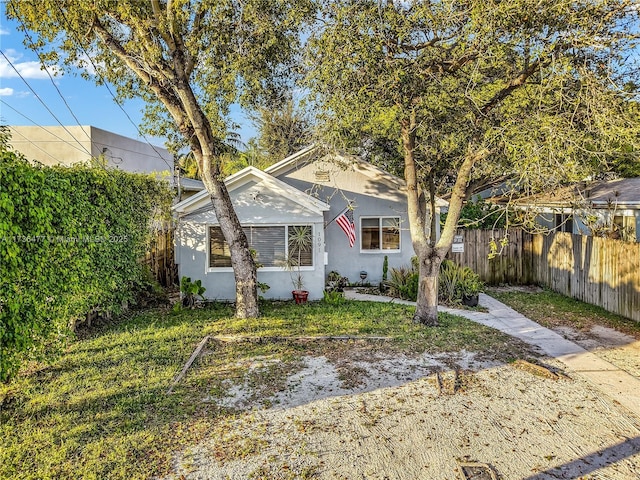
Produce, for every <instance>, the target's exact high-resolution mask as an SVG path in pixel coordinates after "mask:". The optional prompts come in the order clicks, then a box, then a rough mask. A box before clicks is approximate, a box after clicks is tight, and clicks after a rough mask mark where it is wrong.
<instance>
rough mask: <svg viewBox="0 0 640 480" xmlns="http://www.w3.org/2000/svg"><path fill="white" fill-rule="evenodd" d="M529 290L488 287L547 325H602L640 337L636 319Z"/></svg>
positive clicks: (582, 327) (585, 329)
mask: <svg viewBox="0 0 640 480" xmlns="http://www.w3.org/2000/svg"><path fill="white" fill-rule="evenodd" d="M530 291H533V292H534V293H529V291H527V290H525V289H521V288H518V289H514V290H511V291H509V290H507V289H505V288H491V289H488V293H489V294H490V295H491V296H493V297H495V298H496V299H498V300H500V301H501V302H503V303H505V304H507V305H508V306H510V307H511V308H513V309H514V310H516V311H518V312H520V313H521V314H523V315H525V316H526V317H528V318H530V319H531V320H533V321H535V322H537V323H539V324H540V325H543V326H545V327H547V328H552V329H553V328H558V327H569V328H573V329H576V330H579V331H581V332H589V331H590V330H591V329H592V328H593V327H594V326H603V327H608V328H612V329H614V330H617V331H619V332H622V333H624V334H626V335H630V336H632V337H634V338H636V339H640V322H636V321H634V320H631V319H628V318H625V317H622V316H620V315H616V314H614V313H610V312H607V311H606V310H605V309H603V308H601V307H598V306H595V305H590V304H588V303H584V302H581V301H580V300H576V299H574V298H569V297H565V296H564V295H561V294H559V293H555V292H552V291H551V290H539V289H536V290H530Z"/></svg>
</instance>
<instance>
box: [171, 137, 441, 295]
mask: <svg viewBox="0 0 640 480" xmlns="http://www.w3.org/2000/svg"><path fill="white" fill-rule="evenodd" d="M225 183H226V186H227V189H228V191H229V194H230V196H231V200H232V203H233V205H234V207H235V210H236V213H237V215H238V218H239V220H240V223H241V224H242V225H243V227H244V228H245V232H246V233H247V237H248V240H249V243H250V246H251V248H252V249H253V250H254V251H255V252H256V258H257V261H258V263H259V264H260V265H261V266H260V268H259V269H258V281H259V282H261V283H266V284H267V285H269V287H270V288H269V290H268V291H266V292H265V293H264V296H265V297H266V298H273V299H290V298H291V291H292V290H293V282H292V278H291V277H292V275H291V273H292V272H290V271H287V269H285V268H283V264H284V262H285V261H286V259H287V257H288V255H289V254H290V253H291V252H289V237H290V236H291V235H293V234H294V232H295V229H296V228H298V227H308V228H310V230H311V235H312V238H313V244H312V246H310V247H309V248H308V249H307V250H306V251H305V252H304V256H303V261H302V265H301V267H300V269H301V273H302V275H303V278H304V282H305V289H306V290H308V291H309V292H310V293H309V298H310V299H311V300H318V299H321V298H322V295H323V291H324V286H325V282H326V278H327V275H328V274H329V272H332V271H335V272H338V273H339V274H340V275H341V276H344V277H347V278H348V279H349V281H350V282H351V283H360V282H370V283H371V284H374V285H377V284H378V283H379V282H380V281H381V280H382V266H383V262H384V258H385V256H386V257H387V259H388V266H389V268H393V267H400V266H403V265H408V264H409V263H410V261H411V257H412V256H413V255H414V251H413V247H412V242H411V238H410V233H409V222H408V218H407V204H406V197H405V184H404V181H403V180H401V179H399V178H397V177H395V176H393V175H390V174H388V173H387V172H384V171H383V170H381V169H379V168H377V167H375V166H373V165H371V164H369V163H367V162H364V161H363V160H361V159H359V158H357V157H348V156H339V155H333V154H325V153H323V152H322V151H321V149H320V148H317V147H315V146H311V147H308V148H305V149H303V150H301V151H300V152H297V153H295V154H294V155H291V156H290V157H288V158H285V159H284V160H282V161H280V162H278V163H276V164H274V165H272V166H270V167H269V168H267V169H265V170H264V171H261V170H258V169H256V168H254V167H247V168H245V169H244V170H242V171H240V172H238V173H236V174H234V175H231V176H230V177H228V178H227V179H226V181H225ZM439 204H442V202H439ZM174 211H175V213H176V215H177V217H178V222H177V223H178V226H177V229H176V263H177V264H178V274H179V276H180V278H182V277H183V276H187V277H190V278H192V279H193V280H195V279H200V280H201V281H202V285H203V286H204V287H205V288H206V289H207V291H206V292H205V296H207V297H208V298H209V299H217V300H233V299H234V298H235V286H234V278H233V271H232V269H231V266H230V260H229V253H228V247H227V246H226V244H225V242H224V239H223V238H222V235H221V232H220V229H219V227H218V226H217V222H216V217H215V214H214V212H213V207H212V205H211V202H210V198H209V195H208V193H207V192H206V191H201V192H199V193H196V194H195V195H193V196H192V197H190V198H188V199H186V200H184V201H182V202H180V203H178V204H177V205H175V206H174ZM345 211H347V212H350V213H351V214H352V215H353V226H354V232H355V240H354V242H353V246H350V241H349V237H348V236H347V235H346V234H345V231H344V230H343V229H342V228H341V227H340V225H339V223H338V222H337V221H336V220H338V219H341V220H343V219H344V217H341V214H343V213H345ZM436 223H437V224H439V222H436Z"/></svg>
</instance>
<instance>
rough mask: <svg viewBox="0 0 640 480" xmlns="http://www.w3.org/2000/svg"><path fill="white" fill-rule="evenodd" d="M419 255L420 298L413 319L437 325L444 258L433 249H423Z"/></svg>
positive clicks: (433, 325)
mask: <svg viewBox="0 0 640 480" xmlns="http://www.w3.org/2000/svg"><path fill="white" fill-rule="evenodd" d="M421 252H426V255H422V256H421V255H418V271H419V279H420V282H419V284H418V287H419V288H418V299H417V302H416V313H415V314H414V316H413V321H414V322H417V323H422V324H424V325H427V326H430V327H435V326H437V325H438V273H439V271H440V264H441V263H442V258H441V257H440V256H439V255H438V254H437V252H436V251H435V250H434V249H432V248H428V249H423V250H421Z"/></svg>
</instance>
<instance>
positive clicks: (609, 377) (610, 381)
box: [345, 290, 640, 416]
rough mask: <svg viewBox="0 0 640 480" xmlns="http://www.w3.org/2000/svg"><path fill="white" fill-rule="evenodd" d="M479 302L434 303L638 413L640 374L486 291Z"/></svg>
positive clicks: (352, 296) (352, 294)
mask: <svg viewBox="0 0 640 480" xmlns="http://www.w3.org/2000/svg"><path fill="white" fill-rule="evenodd" d="M345 297H346V298H349V299H352V300H362V301H372V302H391V303H401V304H405V305H415V302H409V301H406V300H400V299H397V298H391V297H385V296H380V295H365V294H360V293H357V292H356V291H355V290H347V291H345ZM480 305H481V306H483V307H485V308H487V309H488V310H489V311H488V312H478V311H472V310H459V309H455V308H447V307H438V310H439V311H441V312H448V313H452V314H454V315H459V316H461V317H465V318H468V319H469V320H472V321H474V322H477V323H480V324H482V325H486V326H487V327H491V328H495V329H497V330H500V331H501V332H504V333H506V334H507V335H511V336H513V337H516V338H519V339H520V340H522V341H524V342H526V343H528V344H530V345H533V346H536V347H538V348H539V349H540V351H542V352H543V353H544V354H545V355H548V356H549V357H552V358H556V359H558V360H560V361H561V362H562V363H564V364H565V365H566V366H567V369H568V370H571V371H572V372H575V373H577V374H579V375H581V376H582V377H584V378H586V379H587V380H588V381H589V382H590V383H592V384H593V385H594V386H596V387H597V388H598V389H599V390H600V391H601V392H602V393H604V394H606V395H607V396H608V397H610V398H611V399H613V400H615V401H617V402H619V403H620V404H621V405H624V406H625V407H626V408H628V409H629V410H631V411H632V412H633V413H635V414H636V415H638V416H640V378H636V377H634V376H632V375H630V374H628V373H627V372H625V371H623V370H620V369H619V368H618V367H616V366H615V365H612V364H611V363H609V362H607V361H606V360H603V359H602V358H600V357H598V356H597V355H595V354H593V353H590V352H589V351H587V350H585V349H584V348H582V347H581V346H579V345H576V344H575V343H573V342H572V341H570V340H567V339H566V338H564V337H562V336H561V335H559V334H557V333H555V332H554V331H552V330H549V329H548V328H544V327H542V326H541V325H538V324H537V323H536V322H534V321H532V320H529V319H528V318H526V317H524V316H523V315H521V314H520V313H518V312H516V311H515V310H513V309H512V308H509V307H508V306H506V305H505V304H504V303H502V302H499V301H498V300H496V299H495V298H493V297H490V296H489V295H486V294H480Z"/></svg>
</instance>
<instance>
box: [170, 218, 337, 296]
mask: <svg viewBox="0 0 640 480" xmlns="http://www.w3.org/2000/svg"><path fill="white" fill-rule="evenodd" d="M213 219H214V220H215V217H213ZM315 220H316V221H315V222H308V221H307V222H305V224H307V225H311V226H312V228H313V238H314V247H313V267H303V268H302V269H301V270H302V275H303V278H304V284H305V289H307V290H309V299H310V300H320V299H321V298H322V293H323V289H324V281H325V280H324V277H325V275H324V249H323V245H324V230H323V223H322V220H321V219H318V218H316V219H315ZM282 221H283V218H280V222H279V224H282V225H285V224H291V223H289V222H286V223H282ZM294 223H295V222H294ZM213 224H214V223H213V222H206V223H205V222H203V219H202V217H199V218H198V219H197V220H191V219H189V220H185V219H183V220H182V221H180V223H179V226H178V228H177V232H176V263H177V264H178V274H179V276H180V278H182V277H183V276H187V277H190V278H191V279H192V280H197V279H199V280H201V281H202V285H203V286H204V287H205V288H206V289H207V290H206V292H205V294H204V297H205V298H207V299H209V300H219V301H234V299H235V279H234V275H233V271H232V269H231V268H216V269H211V268H209V257H208V244H209V238H208V228H209V226H211V225H213ZM258 281H259V282H262V283H266V284H267V285H269V287H270V288H269V290H267V291H266V292H265V293H260V295H263V296H264V297H265V298H269V299H280V300H290V299H291V298H292V296H291V291H292V290H293V282H292V272H289V271H287V270H285V269H284V268H276V267H271V268H261V269H258Z"/></svg>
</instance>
